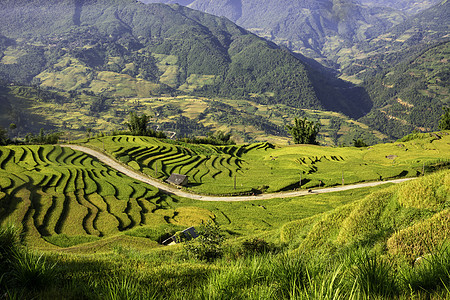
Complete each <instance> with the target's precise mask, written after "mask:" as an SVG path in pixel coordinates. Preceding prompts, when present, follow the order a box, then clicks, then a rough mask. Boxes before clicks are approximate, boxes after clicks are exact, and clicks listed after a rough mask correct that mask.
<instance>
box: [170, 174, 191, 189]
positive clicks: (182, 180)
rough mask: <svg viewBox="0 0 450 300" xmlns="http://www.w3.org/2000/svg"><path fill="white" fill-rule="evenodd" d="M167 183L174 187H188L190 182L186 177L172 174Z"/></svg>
mask: <svg viewBox="0 0 450 300" xmlns="http://www.w3.org/2000/svg"><path fill="white" fill-rule="evenodd" d="M166 182H168V183H170V184H173V185H178V186H186V185H187V184H188V182H189V180H188V177H187V176H186V175H181V174H175V173H172V175H170V177H169V178H167V180H166Z"/></svg>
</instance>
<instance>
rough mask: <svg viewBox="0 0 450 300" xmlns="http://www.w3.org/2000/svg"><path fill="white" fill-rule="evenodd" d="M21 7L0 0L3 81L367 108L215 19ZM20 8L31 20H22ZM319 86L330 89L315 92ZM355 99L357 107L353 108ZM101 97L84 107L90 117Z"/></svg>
mask: <svg viewBox="0 0 450 300" xmlns="http://www.w3.org/2000/svg"><path fill="white" fill-rule="evenodd" d="M23 5H24V4H23V3H22V2H17V1H16V2H14V3H12V2H11V3H10V2H8V3H4V4H2V6H0V9H2V10H6V9H7V10H8V11H9V14H8V15H7V16H5V19H4V20H3V21H4V22H2V25H0V34H2V35H4V36H6V39H5V40H4V41H3V44H2V45H1V46H2V48H0V50H1V52H0V53H1V54H0V57H3V58H2V59H1V60H0V79H2V80H4V81H5V82H7V83H8V84H9V83H14V84H22V85H30V84H35V85H38V86H40V87H41V88H51V89H54V90H58V91H65V92H71V93H83V92H87V93H94V94H96V95H98V96H103V97H104V98H102V99H100V100H106V99H108V98H109V99H110V98H122V97H127V98H134V97H141V98H142V97H149V96H154V95H173V96H174V95H178V94H181V93H190V94H197V95H202V96H208V97H210V98H213V97H217V96H222V97H228V98H234V99H246V100H250V101H254V102H256V103H261V104H273V103H282V104H285V105H289V106H291V107H295V108H311V109H320V108H326V109H333V110H338V111H341V112H343V113H345V114H347V115H349V116H355V117H358V116H361V115H362V112H363V111H364V109H368V108H369V107H370V103H369V102H367V101H364V102H361V101H359V99H360V97H359V95H352V96H351V97H350V96H349V95H348V94H347V95H343V94H342V93H340V92H339V91H340V90H341V86H339V85H337V84H336V79H331V78H332V76H329V75H324V74H323V73H322V72H314V73H315V74H314V75H313V74H311V71H310V69H309V67H307V66H306V65H307V62H306V61H305V60H304V59H301V58H300V57H296V56H294V55H293V54H292V53H290V52H289V51H286V50H283V49H282V48H280V47H278V46H276V45H275V44H273V43H270V42H268V41H266V40H263V39H261V38H259V37H257V36H256V35H253V34H250V33H249V32H248V31H245V30H243V29H242V28H240V27H238V26H237V25H235V24H233V23H232V22H231V21H228V20H226V19H223V18H222V19H221V18H219V17H214V16H212V15H207V14H204V13H201V12H199V11H193V10H190V9H187V8H183V7H178V8H177V9H174V8H172V7H170V6H166V5H161V4H152V5H143V4H142V3H140V2H134V1H130V0H120V1H116V2H114V3H112V2H105V1H102V0H96V1H94V2H89V3H88V2H83V3H81V2H80V3H78V2H77V4H76V5H75V4H73V5H65V4H62V3H60V4H57V5H56V6H55V5H54V6H53V9H54V11H55V12H58V13H57V14H56V13H55V16H53V17H50V16H49V15H48V12H47V11H46V10H45V9H43V8H42V3H41V2H39V1H36V5H35V6H36V7H37V9H36V10H33V11H31V10H23ZM69 7H71V8H69ZM75 7H77V8H76V9H75ZM100 7H101V8H100ZM106 7H109V9H106ZM123 7H127V9H122V8H123ZM115 11H116V12H117V14H116V13H114V12H115ZM22 14H25V16H29V19H30V20H32V21H30V22H28V23H26V24H24V22H23V20H24V18H26V17H25V16H24V15H22ZM98 14H103V17H102V18H98V17H97V16H98ZM149 16H150V17H149ZM48 20H52V22H51V23H49V21H48ZM80 20H83V22H81V21H80ZM81 23H82V25H83V26H80V25H81ZM160 24H164V26H162V27H161V26H160ZM0 41H2V40H0ZM323 72H328V71H326V70H323ZM313 76H314V77H317V78H315V79H314V80H313V78H312V77H313ZM319 84H320V86H324V85H325V86H329V88H327V89H326V90H321V88H320V87H319ZM356 90H357V89H355V91H356ZM319 91H320V92H319ZM355 101H356V102H358V103H360V104H359V105H358V106H357V105H353V104H354V103H355ZM103 103H104V102H102V101H100V102H98V103H95V104H92V105H90V108H91V111H92V113H96V112H97V111H98V110H101V109H102V106H103Z"/></svg>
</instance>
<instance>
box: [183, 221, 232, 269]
mask: <svg viewBox="0 0 450 300" xmlns="http://www.w3.org/2000/svg"><path fill="white" fill-rule="evenodd" d="M198 234H199V236H198V238H196V239H195V240H190V241H187V242H185V244H184V250H185V251H186V253H187V254H188V256H191V257H194V258H196V259H199V260H204V261H207V262H212V261H214V260H216V259H217V258H220V257H222V255H223V248H222V243H223V240H224V237H223V235H222V234H221V232H220V228H219V226H218V225H217V224H215V223H213V222H208V223H206V224H202V226H201V227H200V228H199V229H198Z"/></svg>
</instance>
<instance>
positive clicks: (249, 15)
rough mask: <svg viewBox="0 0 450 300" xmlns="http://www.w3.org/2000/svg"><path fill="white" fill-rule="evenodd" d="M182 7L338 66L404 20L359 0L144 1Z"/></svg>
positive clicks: (398, 12) (401, 15)
mask: <svg viewBox="0 0 450 300" xmlns="http://www.w3.org/2000/svg"><path fill="white" fill-rule="evenodd" d="M143 1H144V2H164V3H180V4H182V5H187V6H188V7H190V8H193V9H197V10H201V11H204V12H208V13H211V14H215V15H218V16H225V17H227V18H229V19H230V20H232V21H234V22H236V23H237V24H238V25H240V26H242V27H244V28H246V29H248V30H250V31H252V32H254V33H256V34H258V35H260V36H263V37H265V38H268V39H270V40H271V41H273V42H275V43H277V44H283V45H286V46H287V47H288V48H290V49H291V50H294V51H297V52H300V53H302V54H304V55H306V56H308V57H311V58H314V59H318V60H320V61H321V62H322V63H325V64H327V65H329V66H334V67H336V68H337V67H338V66H339V64H340V61H339V60H340V59H341V58H342V57H346V56H347V55H348V54H349V53H348V52H351V51H352V46H353V44H354V43H356V42H360V41H365V40H367V39H370V38H373V37H376V36H378V35H379V34H380V33H382V32H384V31H386V30H388V29H389V28H391V27H392V26H394V25H396V24H399V23H401V22H402V21H403V20H404V19H405V15H404V13H402V12H400V11H398V10H395V9H392V8H389V7H369V6H365V5H362V4H361V3H359V2H358V1H356V0H294V1H288V0H276V1H274V0H219V1H209V0H188V1H181V2H180V1H178V0H143Z"/></svg>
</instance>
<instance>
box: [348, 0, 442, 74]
mask: <svg viewBox="0 0 450 300" xmlns="http://www.w3.org/2000/svg"><path fill="white" fill-rule="evenodd" d="M449 15H450V2H449V1H448V0H444V1H441V2H440V3H439V4H437V5H435V6H433V7H431V8H429V9H426V10H424V11H422V12H420V13H418V14H417V15H414V16H411V17H409V18H408V19H407V20H405V21H404V22H402V23H400V24H398V25H397V26H394V27H393V28H391V29H390V30H389V31H387V32H385V33H384V34H382V35H380V36H378V37H376V38H373V39H371V40H368V41H367V42H366V43H361V44H359V45H358V46H357V48H358V52H359V53H360V54H359V57H358V56H356V59H355V60H354V61H352V63H351V64H350V63H349V64H347V65H345V64H344V65H342V72H343V73H344V74H345V75H354V76H358V77H359V78H368V77H370V76H372V75H374V74H376V73H377V72H379V71H381V70H383V69H385V68H390V67H392V66H393V65H395V64H397V63H400V62H402V61H403V60H405V59H408V58H412V57H415V56H417V55H418V54H420V53H422V52H423V51H426V50H427V49H428V48H430V46H433V45H435V44H438V43H441V42H446V41H448V40H450V36H449V32H450V22H449V18H448V16H449Z"/></svg>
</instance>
